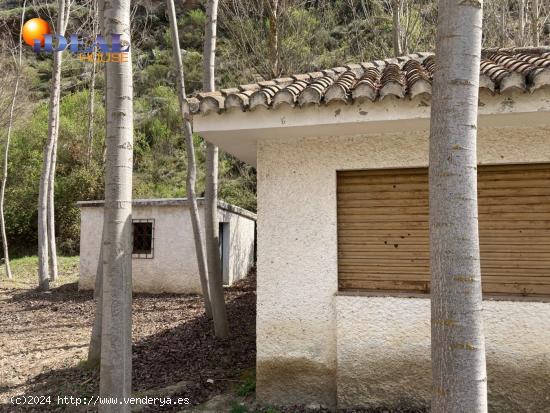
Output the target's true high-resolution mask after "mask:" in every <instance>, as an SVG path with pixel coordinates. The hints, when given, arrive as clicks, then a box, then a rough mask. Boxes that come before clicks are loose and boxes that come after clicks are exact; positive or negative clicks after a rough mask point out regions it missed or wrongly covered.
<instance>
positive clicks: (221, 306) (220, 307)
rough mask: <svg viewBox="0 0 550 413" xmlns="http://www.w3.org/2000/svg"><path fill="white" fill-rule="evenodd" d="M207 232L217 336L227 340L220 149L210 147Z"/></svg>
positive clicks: (211, 293) (208, 155)
mask: <svg viewBox="0 0 550 413" xmlns="http://www.w3.org/2000/svg"><path fill="white" fill-rule="evenodd" d="M205 198H206V199H205V231H206V249H207V251H208V284H209V287H210V299H211V302H212V312H213V316H214V331H215V333H216V336H217V337H227V336H228V335H229V326H228V322H227V311H226V308H225V299H224V295H223V277H222V272H221V265H220V261H221V258H220V246H219V240H220V234H219V221H218V208H217V206H218V147H217V146H214V145H212V144H211V143H207V144H206V193H205Z"/></svg>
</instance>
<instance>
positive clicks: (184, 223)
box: [79, 206, 254, 294]
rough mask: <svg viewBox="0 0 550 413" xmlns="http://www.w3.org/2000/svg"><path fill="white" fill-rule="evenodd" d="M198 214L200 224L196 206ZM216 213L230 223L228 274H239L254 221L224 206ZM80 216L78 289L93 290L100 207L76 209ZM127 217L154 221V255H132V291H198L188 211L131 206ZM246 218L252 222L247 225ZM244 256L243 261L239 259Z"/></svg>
mask: <svg viewBox="0 0 550 413" xmlns="http://www.w3.org/2000/svg"><path fill="white" fill-rule="evenodd" d="M200 212H201V215H202V219H203V221H202V222H203V223H204V210H203V208H202V207H200ZM218 213H219V218H220V221H224V220H226V219H227V220H228V222H230V225H231V223H233V225H232V227H233V228H234V231H233V235H232V238H233V237H234V238H235V241H236V242H235V243H234V244H233V245H232V246H231V251H230V264H231V255H235V256H237V257H238V259H236V264H235V265H233V266H232V267H231V265H230V270H231V271H232V277H233V279H238V278H240V277H244V276H246V273H247V272H248V269H249V268H250V266H251V265H252V260H253V245H254V226H253V223H254V221H252V220H250V219H248V218H244V217H241V216H239V215H237V214H234V213H231V212H228V211H224V210H218ZM81 214H82V218H81V236H80V237H81V241H80V280H79V288H81V289H93V287H94V280H95V273H96V268H97V260H98V257H99V245H100V241H101V230H102V227H103V208H102V207H92V208H82V209H81ZM132 218H133V219H154V220H155V228H154V258H153V259H140V258H133V259H132V273H133V275H132V279H133V290H134V291H135V292H149V293H163V292H171V293H198V294H200V293H201V286H200V280H199V273H198V267H197V258H196V253H195V244H194V240H193V229H192V226H191V219H190V216H189V211H188V209H187V208H185V207H182V206H147V207H143V206H138V207H135V206H134V208H133V211H132ZM248 221H249V222H252V227H250V224H249V223H248ZM203 230H204V225H203ZM247 254H248V255H247ZM246 256H248V258H249V260H248V261H246V260H245V257H246ZM239 260H242V261H246V262H241V261H239Z"/></svg>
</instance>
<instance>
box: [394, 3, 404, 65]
mask: <svg viewBox="0 0 550 413" xmlns="http://www.w3.org/2000/svg"><path fill="white" fill-rule="evenodd" d="M392 17H393V53H394V54H395V57H399V56H401V55H403V50H402V48H401V0H394V1H393V7H392Z"/></svg>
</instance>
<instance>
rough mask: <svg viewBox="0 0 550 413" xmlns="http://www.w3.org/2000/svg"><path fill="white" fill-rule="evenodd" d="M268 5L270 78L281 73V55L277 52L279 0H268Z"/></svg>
mask: <svg viewBox="0 0 550 413" xmlns="http://www.w3.org/2000/svg"><path fill="white" fill-rule="evenodd" d="M268 7H269V40H268V47H269V57H270V60H271V76H272V78H276V77H279V76H280V75H281V56H280V54H279V0H268Z"/></svg>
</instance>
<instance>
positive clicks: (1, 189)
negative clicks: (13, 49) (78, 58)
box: [0, 0, 27, 280]
mask: <svg viewBox="0 0 550 413" xmlns="http://www.w3.org/2000/svg"><path fill="white" fill-rule="evenodd" d="M26 8H27V0H25V1H24V2H23V10H22V11H21V27H20V29H19V57H18V59H16V58H15V56H14V63H15V66H16V73H15V83H14V85H13V95H12V98H11V104H10V114H9V118H8V131H7V135H6V142H5V143H4V165H3V171H2V184H1V186H0V227H1V231H2V246H3V249H4V266H5V268H6V276H7V277H8V279H9V280H11V279H12V278H13V275H12V273H11V266H10V253H9V245H8V237H7V235H6V219H5V215H4V201H5V199H6V184H7V182H8V161H9V157H10V143H11V133H12V130H13V117H14V112H15V103H16V101H17V93H18V91H19V82H20V80H21V69H22V67H23V64H22V63H23V62H22V60H23V43H22V38H23V24H24V22H25V10H26Z"/></svg>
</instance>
